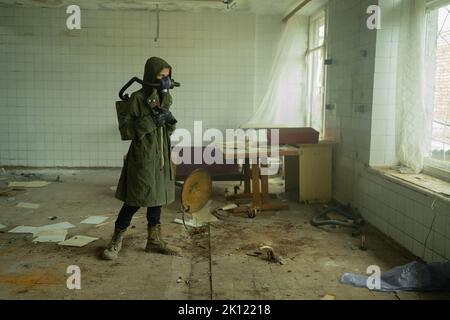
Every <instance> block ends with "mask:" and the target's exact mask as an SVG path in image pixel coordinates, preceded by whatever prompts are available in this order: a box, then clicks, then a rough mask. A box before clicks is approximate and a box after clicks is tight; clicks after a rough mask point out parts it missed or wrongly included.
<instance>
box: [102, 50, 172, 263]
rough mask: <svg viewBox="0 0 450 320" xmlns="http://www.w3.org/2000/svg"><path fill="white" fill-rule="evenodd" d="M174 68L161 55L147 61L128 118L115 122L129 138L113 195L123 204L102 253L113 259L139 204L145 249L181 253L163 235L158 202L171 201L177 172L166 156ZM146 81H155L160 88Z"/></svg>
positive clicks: (166, 202) (133, 96)
mask: <svg viewBox="0 0 450 320" xmlns="http://www.w3.org/2000/svg"><path fill="white" fill-rule="evenodd" d="M171 76H172V67H171V66H170V65H169V64H168V63H167V62H166V61H164V60H162V59H160V58H157V57H152V58H150V59H148V60H147V62H146V64H145V71H144V79H143V80H144V84H143V86H142V88H141V89H140V90H138V91H136V92H134V93H132V94H131V96H130V98H129V100H128V101H127V111H126V112H127V117H126V120H124V121H123V122H122V123H119V130H120V131H121V134H122V136H123V134H125V135H129V136H130V139H131V140H132V142H131V144H130V148H129V150H128V153H127V155H126V157H125V160H124V166H123V168H122V172H121V175H120V179H119V183H118V186H117V191H116V194H115V196H116V198H117V199H119V200H121V201H123V202H124V204H123V206H122V209H121V210H120V212H119V215H118V217H117V220H116V222H115V230H114V235H113V237H112V239H111V241H110V243H109V245H108V247H107V248H106V249H105V250H104V252H103V258H104V259H106V260H114V259H116V258H117V257H118V254H119V251H120V250H121V248H122V240H123V236H124V233H125V231H126V230H127V228H128V227H129V226H130V223H131V219H132V217H133V215H134V214H135V213H136V212H137V211H138V210H139V208H140V207H147V220H148V239H147V245H146V251H147V252H149V251H152V252H159V253H163V254H169V255H179V254H180V249H179V248H177V247H174V246H171V245H169V244H167V243H166V242H165V241H163V239H162V238H161V222H160V216H161V206H163V205H166V204H170V203H172V202H173V201H174V200H175V177H174V172H173V168H172V162H171V159H170V152H171V144H170V135H171V134H172V132H173V131H174V130H175V126H176V123H177V121H176V120H175V118H174V117H173V115H172V113H171V112H170V111H169V107H170V106H171V104H172V97H171V95H170V93H169V90H168V89H169V88H170V84H171ZM145 83H159V84H160V86H159V87H158V88H155V87H152V86H147V85H145Z"/></svg>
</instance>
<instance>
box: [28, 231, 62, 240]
mask: <svg viewBox="0 0 450 320" xmlns="http://www.w3.org/2000/svg"><path fill="white" fill-rule="evenodd" d="M35 236H37V238H35V239H33V242H56V243H60V242H61V241H64V240H66V236H67V229H58V230H46V231H39V232H37V233H36V234H35Z"/></svg>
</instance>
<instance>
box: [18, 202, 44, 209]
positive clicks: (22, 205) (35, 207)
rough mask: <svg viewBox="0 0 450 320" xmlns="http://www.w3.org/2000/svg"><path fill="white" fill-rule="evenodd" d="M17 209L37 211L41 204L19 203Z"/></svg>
mask: <svg viewBox="0 0 450 320" xmlns="http://www.w3.org/2000/svg"><path fill="white" fill-rule="evenodd" d="M16 207H17V208H25V209H37V208H39V207H40V204H37V203H28V202H19V203H18V204H17V205H16Z"/></svg>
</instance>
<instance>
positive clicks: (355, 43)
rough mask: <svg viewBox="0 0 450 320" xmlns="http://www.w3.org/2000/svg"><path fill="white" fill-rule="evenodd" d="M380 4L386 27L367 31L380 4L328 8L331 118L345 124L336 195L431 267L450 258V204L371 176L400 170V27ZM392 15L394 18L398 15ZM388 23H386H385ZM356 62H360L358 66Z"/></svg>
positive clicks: (339, 3) (390, 2)
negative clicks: (370, 10)
mask: <svg viewBox="0 0 450 320" xmlns="http://www.w3.org/2000/svg"><path fill="white" fill-rule="evenodd" d="M394 1H396V0H380V5H381V8H382V28H383V29H381V30H378V31H376V30H374V31H371V30H369V29H367V28H366V19H367V17H368V15H367V14H366V9H367V7H368V6H369V5H371V4H378V0H331V1H330V3H329V15H330V16H329V48H328V52H329V53H328V57H329V58H331V59H333V64H332V65H331V66H329V67H328V78H327V80H328V81H327V103H328V104H335V105H336V110H333V111H327V115H326V116H327V118H328V119H333V118H337V123H339V124H340V136H339V139H338V141H339V143H338V144H337V145H336V147H335V153H334V186H333V190H334V196H335V198H336V199H337V200H338V201H340V202H342V203H350V204H352V205H353V206H355V207H356V208H358V209H359V211H360V212H361V213H362V214H363V216H364V218H365V219H366V220H367V221H369V222H370V223H371V224H372V225H374V226H375V227H377V228H378V229H379V230H380V231H382V232H383V233H385V234H387V235H388V236H390V237H391V238H393V239H394V240H395V241H397V242H398V243H399V244H400V245H402V246H403V247H405V248H407V249H408V250H409V251H411V252H412V253H414V254H415V255H417V256H418V257H421V258H423V259H425V260H427V261H444V260H448V259H449V258H450V205H449V202H448V201H444V200H441V199H440V198H437V197H436V196H433V195H431V194H425V193H424V192H421V191H415V190H414V189H410V188H408V187H407V186H405V185H404V184H402V183H398V182H393V181H391V180H388V179H387V178H386V177H384V176H382V175H380V174H376V173H373V172H372V170H370V169H368V167H369V165H380V164H386V165H389V164H396V159H395V153H394V150H393V149H394V147H395V144H394V143H395V112H392V111H394V110H395V107H394V100H393V99H394V98H393V97H394V92H395V83H393V80H392V79H393V78H394V77H395V75H393V70H395V64H394V62H395V52H393V51H392V50H393V48H395V43H396V36H398V33H397V31H396V30H397V29H396V24H395V22H394V21H393V20H389V17H392V12H390V11H389V10H390V9H389V8H391V9H392V8H395V6H394ZM394 14H395V13H394ZM383 17H385V18H386V19H383ZM355 61H356V62H355Z"/></svg>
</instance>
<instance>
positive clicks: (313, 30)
mask: <svg viewBox="0 0 450 320" xmlns="http://www.w3.org/2000/svg"><path fill="white" fill-rule="evenodd" d="M325 30H326V28H325V10H321V11H320V12H319V13H317V14H315V15H314V16H312V17H311V19H310V24H309V40H308V51H307V56H306V57H307V68H308V82H307V83H308V87H307V88H308V89H307V104H308V105H309V110H308V111H309V115H308V122H309V125H310V126H311V127H313V128H314V129H316V130H317V131H319V132H320V134H321V136H322V135H323V128H324V92H325V90H324V89H325V88H324V83H325V82H324V75H325V72H324V71H325V65H324V57H325V48H326V39H325Z"/></svg>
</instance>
